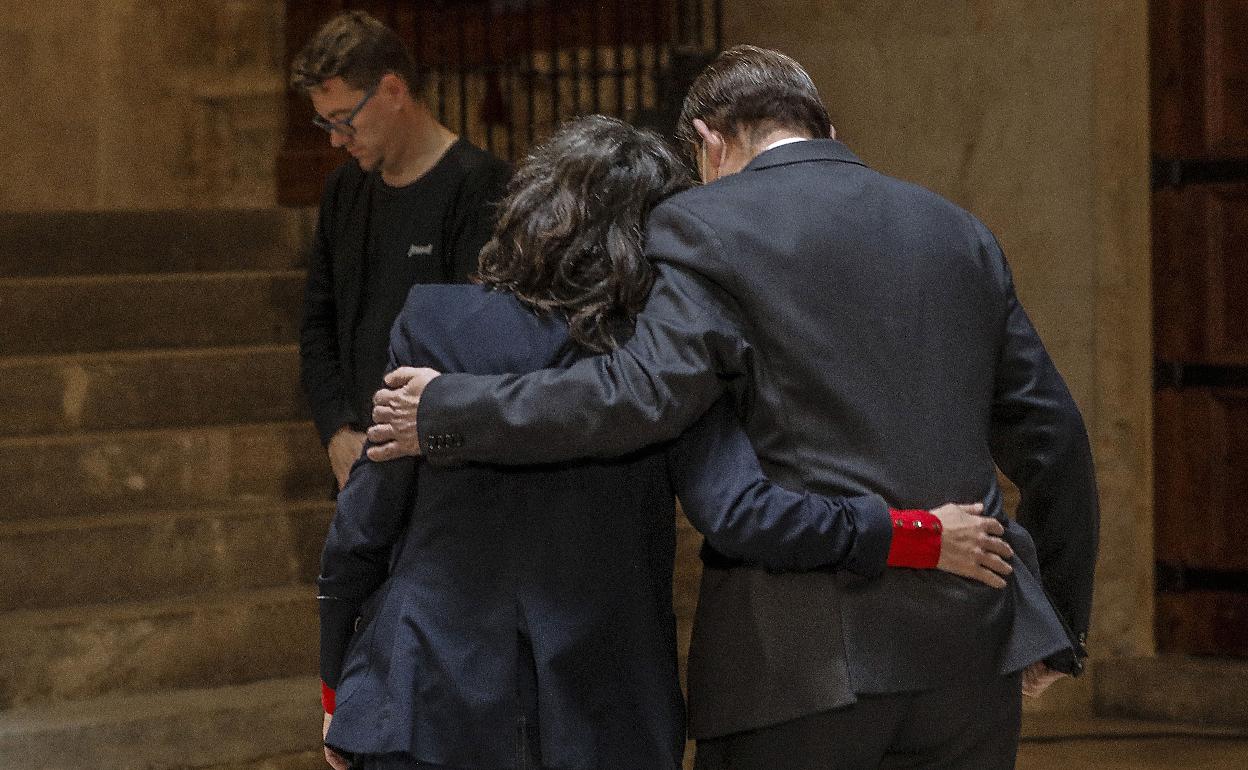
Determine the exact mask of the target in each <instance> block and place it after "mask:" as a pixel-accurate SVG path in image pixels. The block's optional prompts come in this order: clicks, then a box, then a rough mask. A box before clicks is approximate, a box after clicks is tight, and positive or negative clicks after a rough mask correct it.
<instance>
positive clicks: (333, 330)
mask: <svg viewBox="0 0 1248 770" xmlns="http://www.w3.org/2000/svg"><path fill="white" fill-rule="evenodd" d="M338 178H339V177H338V175H337V174H335V175H334V176H333V177H331V178H330V181H329V182H328V183H327V184H326V185H325V194H324V197H323V198H322V200H321V210H320V215H319V217H318V219H317V225H316V236H315V238H314V239H313V242H312V249H311V251H310V253H309V254H308V278H307V283H306V284H305V287H304V296H303V321H302V323H301V325H300V328H299V382H300V384H301V385H302V386H303V392H304V394H305V395H306V396H307V399H308V406H309V407H310V409H311V411H312V420H313V422H315V423H316V432H317V433H318V434H319V435H320V437H321V443H322V444H328V443H329V440H330V439H331V438H332V437H333V435H334V433H336V432H337V431H338V429H339V428H341V427H342V426H344V425H348V424H350V423H352V422H353V421H354V420H355V419H356V418H355V413H354V410H353V409H352V408H351V406H350V403H351V400H350V397H349V396H348V394H347V385H346V380H345V378H344V376H343V369H342V363H341V361H340V358H339V354H338V316H337V310H338V309H337V304H336V301H335V299H334V269H333V259H334V257H333V244H332V243H331V242H330V238H329V231H330V230H331V229H332V226H333V225H332V217H333V213H332V212H333V200H334V198H335V197H336V196H335V189H336V188H337V180H338Z"/></svg>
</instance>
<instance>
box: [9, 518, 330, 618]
mask: <svg viewBox="0 0 1248 770" xmlns="http://www.w3.org/2000/svg"><path fill="white" fill-rule="evenodd" d="M332 514H333V504H332V503H331V502H329V501H325V502H305V503H302V504H289V505H280V504H274V505H271V506H252V507H248V508H239V509H234V510H202V511H181V512H156V513H146V514H132V515H115V516H94V517H85V518H73V519H35V520H31V521H20V522H4V523H0V564H3V565H4V569H3V570H0V612H3V611H8V610H24V609H37V608H54V607H67V606H70V605H76V604H92V603H100V602H108V601H130V600H150V599H160V598H173V597H178V596H190V595H194V594H200V593H207V592H223V593H225V592H237V591H240V590H244V589H249V588H266V587H273V586H281V585H289V584H292V583H300V582H302V583H309V582H311V581H313V580H314V579H315V578H316V575H317V572H318V564H319V558H320V551H321V544H322V543H323V541H324V539H325V533H326V531H327V530H328V525H329V519H330V516H332ZM84 565H90V569H84Z"/></svg>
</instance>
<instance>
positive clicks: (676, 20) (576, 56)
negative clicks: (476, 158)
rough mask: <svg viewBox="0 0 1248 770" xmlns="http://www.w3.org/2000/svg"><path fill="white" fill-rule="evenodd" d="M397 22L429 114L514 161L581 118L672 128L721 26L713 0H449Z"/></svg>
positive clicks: (408, 8)
mask: <svg viewBox="0 0 1248 770" xmlns="http://www.w3.org/2000/svg"><path fill="white" fill-rule="evenodd" d="M394 14H395V18H394V19H393V20H392V21H393V22H394V24H395V27H396V29H398V30H400V34H403V35H404V37H405V38H406V39H408V40H409V41H410V43H411V46H412V51H413V53H414V54H415V56H416V58H417V61H420V62H422V63H423V64H424V65H425V66H426V68H427V70H428V78H427V82H426V98H427V99H428V100H429V104H430V105H431V107H432V108H433V110H434V112H435V114H437V115H438V116H439V117H440V118H441V119H442V121H443V122H444V123H445V124H446V125H447V126H449V127H451V128H452V129H453V130H455V131H457V132H458V133H460V134H462V135H464V136H466V137H468V139H470V140H471V141H472V142H473V143H475V144H477V145H479V146H481V147H486V148H488V149H489V150H491V151H492V152H494V153H496V154H498V155H500V156H502V157H506V158H509V159H511V160H515V159H517V158H519V157H520V156H521V155H523V153H524V151H525V150H526V149H527V148H528V147H529V146H530V145H532V144H533V142H534V141H536V140H538V139H540V138H541V137H543V136H544V135H546V134H547V133H549V132H550V131H551V130H552V129H553V128H554V127H555V126H557V125H558V124H559V123H560V122H562V121H564V120H567V119H568V118H571V117H575V116H578V115H584V114H589V113H602V114H608V115H614V116H617V117H620V118H623V119H625V120H628V121H630V122H633V123H636V124H640V125H647V126H651V127H654V128H657V129H659V130H661V131H667V130H670V128H671V127H672V126H673V125H674V119H675V114H676V113H677V112H679V103H680V99H681V97H683V94H684V90H685V87H687V85H688V80H689V78H690V77H691V73H696V71H697V69H699V68H700V66H701V65H702V63H704V62H705V61H706V59H707V57H708V55H713V54H714V53H715V52H717V51H718V50H719V48H720V41H721V28H722V6H721V0H452V1H451V2H445V3H428V2H424V3H419V2H418V3H410V4H406V5H403V6H398V7H396V8H394ZM448 30H453V34H447V31H448Z"/></svg>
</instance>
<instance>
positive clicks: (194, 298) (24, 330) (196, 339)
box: [0, 270, 304, 356]
mask: <svg viewBox="0 0 1248 770" xmlns="http://www.w3.org/2000/svg"><path fill="white" fill-rule="evenodd" d="M303 288H304V275H303V273H302V271H297V270H285V271H272V272H266V273H260V272H252V273H202V274H185V275H182V274H175V275H143V276H108V277H82V278H79V277H74V278H32V279H21V278H13V279H8V280H0V328H3V329H4V330H5V332H6V333H5V335H4V336H3V337H0V356H16V355H28V354H47V353H74V352H84V351H96V350H127V349H146V348H165V347H198V346H209V345H263V344H273V343H281V342H293V341H294V340H295V339H296V334H297V330H298V327H299V313H300V307H301V303H302V299H303Z"/></svg>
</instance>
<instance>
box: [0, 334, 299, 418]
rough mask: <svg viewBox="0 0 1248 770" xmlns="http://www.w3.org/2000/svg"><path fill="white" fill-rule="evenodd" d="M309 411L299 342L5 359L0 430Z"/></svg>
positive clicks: (0, 364) (0, 365) (0, 363)
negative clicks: (304, 391)
mask: <svg viewBox="0 0 1248 770" xmlns="http://www.w3.org/2000/svg"><path fill="white" fill-rule="evenodd" d="M307 416H308V414H307V408H306V406H305V402H304V399H303V391H302V390H301V389H300V386H299V352H298V348H297V347H296V346H294V345H265V346H254V347H242V348H208V349H196V348H192V349H188V350H161V351H141V352H132V353H90V354H77V355H68V356H30V357H21V358H8V359H0V436H4V435H34V434H47V433H61V432H67V431H104V430H127V429H139V428H163V427H175V426H193V425H206V424H227V423H244V422H254V421H258V420H264V421H272V420H299V419H306V418H307Z"/></svg>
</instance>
